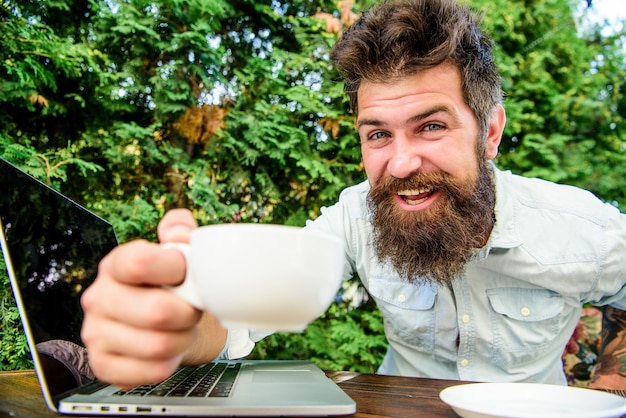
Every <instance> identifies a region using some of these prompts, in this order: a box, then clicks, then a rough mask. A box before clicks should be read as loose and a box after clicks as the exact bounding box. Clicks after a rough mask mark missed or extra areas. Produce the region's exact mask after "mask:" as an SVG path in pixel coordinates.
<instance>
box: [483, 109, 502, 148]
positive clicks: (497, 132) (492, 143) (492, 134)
mask: <svg viewBox="0 0 626 418" xmlns="http://www.w3.org/2000/svg"><path fill="white" fill-rule="evenodd" d="M505 124H506V112H505V111H504V107H503V106H502V105H501V104H500V103H498V104H497V105H496V107H495V108H494V109H493V112H492V115H491V121H490V122H489V126H488V127H487V138H486V143H485V157H486V158H487V159H488V160H493V159H494V158H496V155H498V147H499V146H500V141H501V140H502V132H503V131H504V125H505Z"/></svg>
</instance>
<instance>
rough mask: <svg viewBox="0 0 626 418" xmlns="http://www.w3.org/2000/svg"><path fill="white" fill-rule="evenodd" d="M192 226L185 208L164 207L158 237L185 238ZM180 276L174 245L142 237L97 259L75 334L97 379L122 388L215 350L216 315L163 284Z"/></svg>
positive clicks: (221, 334)
mask: <svg viewBox="0 0 626 418" xmlns="http://www.w3.org/2000/svg"><path fill="white" fill-rule="evenodd" d="M196 227H197V225H196V223H195V220H194V219H193V216H192V215H191V213H190V212H189V211H187V210H180V209H179V210H173V211H170V212H168V213H167V214H166V215H165V216H164V217H163V220H162V221H161V222H160V224H159V228H158V235H159V240H160V241H161V242H188V240H189V233H190V232H191V230H193V229H194V228H196ZM184 277H185V260H184V257H183V256H182V255H181V254H180V253H179V252H178V251H176V250H174V249H164V248H163V247H162V246H160V245H158V244H154V243H149V242H146V241H133V242H129V243H126V244H123V245H120V246H118V247H117V248H115V249H113V251H111V252H110V253H109V254H108V255H107V256H106V257H105V258H104V259H103V260H102V261H101V262H100V265H99V270H98V276H97V277H96V280H95V281H94V283H93V284H92V285H91V286H90V287H89V288H88V289H87V290H86V291H85V292H84V294H83V296H82V298H81V304H82V306H83V310H84V312H85V319H84V322H83V327H82V332H81V336H82V339H83V341H84V343H85V345H86V346H87V349H88V352H89V362H90V364H91V367H92V369H93V371H94V373H95V374H96V376H98V378H99V379H101V380H103V381H106V382H109V383H112V384H114V385H117V386H120V387H122V388H130V387H132V386H136V385H139V384H146V383H154V382H159V381H162V380H164V379H166V378H167V377H168V376H170V375H171V374H172V373H173V372H174V371H175V370H176V368H177V367H178V366H179V365H180V364H181V362H183V361H185V362H195V363H200V362H204V361H208V360H211V359H212V358H214V357H215V356H217V355H218V354H219V353H220V351H221V350H222V347H223V345H224V342H225V340H226V331H225V330H224V329H223V328H222V327H221V326H220V325H219V323H218V321H217V320H216V319H215V318H214V317H213V316H212V315H210V314H208V313H205V314H204V315H203V314H202V312H200V311H198V310H197V309H195V308H194V307H192V306H191V305H189V304H188V303H187V302H185V301H183V300H182V299H180V298H179V297H177V296H176V295H174V294H173V293H172V292H170V291H168V290H166V289H164V288H163V287H162V286H164V285H177V284H180V283H181V282H182V281H183V279H184ZM201 319H202V320H201ZM199 324H201V325H202V326H198V325H199Z"/></svg>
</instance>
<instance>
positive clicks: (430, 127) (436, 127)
mask: <svg viewBox="0 0 626 418" xmlns="http://www.w3.org/2000/svg"><path fill="white" fill-rule="evenodd" d="M443 128H444V126H443V125H440V124H438V123H429V124H428V125H425V126H424V130H425V131H439V130H441V129H443Z"/></svg>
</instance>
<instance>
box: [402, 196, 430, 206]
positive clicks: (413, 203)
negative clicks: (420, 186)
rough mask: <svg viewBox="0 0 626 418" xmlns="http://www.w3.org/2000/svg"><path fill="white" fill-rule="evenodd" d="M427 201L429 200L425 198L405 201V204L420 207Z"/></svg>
mask: <svg viewBox="0 0 626 418" xmlns="http://www.w3.org/2000/svg"><path fill="white" fill-rule="evenodd" d="M426 199H428V198H427V197H425V198H423V199H417V200H405V202H406V203H408V204H409V205H419V204H420V203H422V202H424V201H425V200H426Z"/></svg>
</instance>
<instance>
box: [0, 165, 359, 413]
mask: <svg viewBox="0 0 626 418" xmlns="http://www.w3.org/2000/svg"><path fill="white" fill-rule="evenodd" d="M0 224H1V226H2V228H1V229H0V241H1V243H2V250H3V254H4V258H5V262H6V266H7V271H8V274H9V278H10V281H11V285H12V288H13V293H14V295H15V299H16V303H17V307H18V309H19V312H20V316H21V319H22V324H23V327H24V332H25V333H26V337H27V340H28V344H29V347H30V350H31V353H32V356H33V361H34V364H35V369H36V372H37V376H38V378H39V382H40V384H41V389H42V392H43V395H44V398H45V401H46V403H47V405H48V407H49V408H50V409H51V410H53V411H57V412H60V413H62V414H83V415H98V414H103V415H185V416H194V415H198V416H199V415H202V416H211V415H214V416H270V415H272V416H278V415H280V416H285V415H299V416H328V415H347V414H351V413H354V412H355V410H356V406H355V403H354V401H353V400H352V399H351V398H350V397H348V396H347V395H346V394H345V393H344V392H343V391H342V390H341V389H340V388H339V387H338V386H337V385H336V384H335V383H334V382H332V381H331V380H330V379H328V378H327V377H326V376H325V374H324V373H323V372H322V371H321V370H320V369H319V368H318V367H316V366H315V365H314V364H313V363H311V362H308V361H296V360H294V361H289V360H277V361H271V360H256V361H255V360H247V361H246V360H242V361H232V360H231V361H218V362H214V363H209V364H207V365H204V366H201V367H189V368H181V369H179V370H178V371H177V372H176V373H175V374H174V375H173V376H172V377H171V378H170V379H168V380H167V381H166V382H163V383H162V384H159V385H150V386H141V387H138V388H135V389H133V390H129V391H120V390H119V389H118V388H116V387H113V386H110V385H106V384H103V383H102V382H99V381H98V380H96V379H95V378H94V376H93V374H92V372H91V370H90V369H89V364H88V360H87V354H88V353H87V351H86V350H85V349H84V347H83V344H82V342H81V340H80V328H81V323H82V318H83V316H82V310H81V306H80V296H81V294H82V292H83V290H85V289H86V288H87V287H88V286H89V284H90V283H91V282H92V281H93V280H94V279H95V276H96V270H97V266H98V262H99V261H100V259H101V258H102V257H103V256H104V255H105V254H106V253H108V252H109V251H110V250H111V249H112V248H113V247H114V246H116V245H117V239H116V236H115V233H114V231H113V228H112V226H111V224H109V223H108V222H106V221H105V220H104V219H102V218H100V217H98V216H96V215H95V214H93V213H91V212H90V211H88V210H87V209H85V208H84V207H82V206H80V205H78V204H77V203H75V202H73V201H71V200H70V199H68V198H67V197H65V196H63V195H62V194H60V193H58V192H56V191H55V190H53V189H52V188H50V187H48V186H46V185H44V184H43V183H41V182H39V181H37V180H36V179H34V178H33V177H31V176H29V175H27V174H25V173H24V172H22V171H21V170H19V169H18V168H16V167H15V166H13V165H11V164H9V163H8V162H6V161H4V160H2V159H0ZM191 377H193V378H194V379H196V380H197V381H196V382H195V383H185V382H187V380H188V379H189V378H191ZM220 379H221V380H220ZM201 389H202V391H201Z"/></svg>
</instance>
